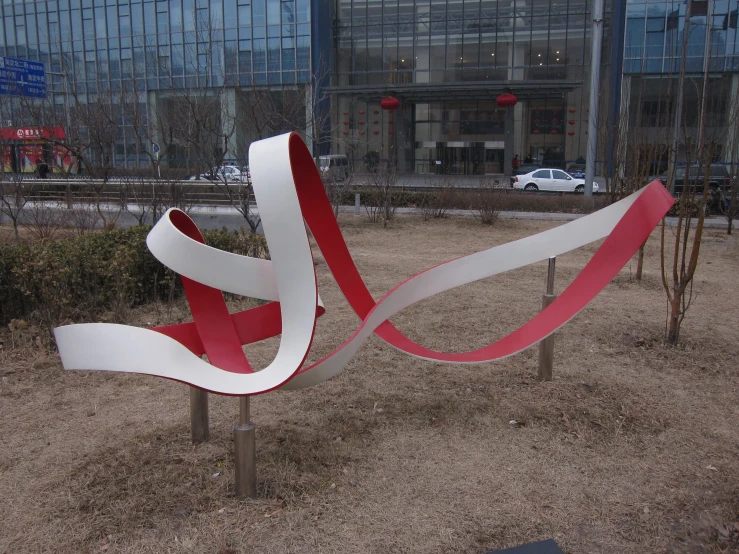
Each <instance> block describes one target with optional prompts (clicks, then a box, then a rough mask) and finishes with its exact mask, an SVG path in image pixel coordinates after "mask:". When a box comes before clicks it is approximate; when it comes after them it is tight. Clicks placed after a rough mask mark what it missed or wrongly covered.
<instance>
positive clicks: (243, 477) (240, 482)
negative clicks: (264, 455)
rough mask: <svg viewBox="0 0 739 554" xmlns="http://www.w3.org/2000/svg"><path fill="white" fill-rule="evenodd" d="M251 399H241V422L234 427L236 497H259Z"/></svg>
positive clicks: (243, 397) (242, 397)
mask: <svg viewBox="0 0 739 554" xmlns="http://www.w3.org/2000/svg"><path fill="white" fill-rule="evenodd" d="M250 403H251V401H250V398H249V397H248V396H241V397H240V398H239V422H238V423H237V424H236V425H234V461H235V464H236V496H237V497H244V496H247V497H249V498H254V497H255V496H256V495H257V448H256V427H255V425H254V424H253V423H251V421H249V420H250V419H251V414H250V413H249V411H250Z"/></svg>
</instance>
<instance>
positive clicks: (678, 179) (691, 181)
mask: <svg viewBox="0 0 739 554" xmlns="http://www.w3.org/2000/svg"><path fill="white" fill-rule="evenodd" d="M685 170H686V168H685V167H678V168H677V170H676V171H675V188H674V189H673V190H674V192H675V195H676V196H680V194H682V192H683V187H684V186H685ZM705 175H706V168H705V166H697V165H691V166H690V170H689V172H688V187H689V189H688V190H689V191H690V192H692V191H693V190H695V192H696V194H703V188H704V180H705ZM658 179H659V180H660V181H662V184H663V185H664V186H665V187H667V189H670V186H669V184H668V183H667V173H663V174H662V175H660V176H659V177H658ZM708 187H709V190H710V191H711V192H712V193H713V194H717V193H719V192H720V191H723V192H727V191H729V189H730V187H731V177H730V176H729V170H728V169H726V167H725V166H723V165H712V166H711V168H710V179H709V181H708Z"/></svg>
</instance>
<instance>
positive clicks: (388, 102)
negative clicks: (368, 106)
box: [380, 96, 400, 110]
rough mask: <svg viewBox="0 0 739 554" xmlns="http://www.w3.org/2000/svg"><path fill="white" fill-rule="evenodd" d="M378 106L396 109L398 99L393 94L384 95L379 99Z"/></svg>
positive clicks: (398, 102)
mask: <svg viewBox="0 0 739 554" xmlns="http://www.w3.org/2000/svg"><path fill="white" fill-rule="evenodd" d="M380 107H381V108H382V109H383V110H397V109H398V108H399V107H400V100H398V99H397V98H395V97H394V96H386V97H385V98H383V99H382V100H380Z"/></svg>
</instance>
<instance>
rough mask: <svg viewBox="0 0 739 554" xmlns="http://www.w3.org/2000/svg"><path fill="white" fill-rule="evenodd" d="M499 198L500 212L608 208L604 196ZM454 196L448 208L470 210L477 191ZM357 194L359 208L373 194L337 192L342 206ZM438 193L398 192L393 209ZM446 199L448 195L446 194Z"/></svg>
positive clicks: (518, 194) (504, 194)
mask: <svg viewBox="0 0 739 554" xmlns="http://www.w3.org/2000/svg"><path fill="white" fill-rule="evenodd" d="M495 191H496V193H498V194H499V195H500V209H501V210H504V211H513V212H546V213H590V212H592V211H595V210H598V209H600V208H603V207H605V206H606V205H608V199H607V198H606V196H605V195H598V196H596V197H594V198H592V199H586V198H585V197H584V196H583V195H582V194H564V193H538V194H531V193H529V192H526V193H524V192H522V191H518V190H511V189H505V188H502V189H495ZM455 192H456V194H455V195H454V196H453V197H454V200H453V201H452V202H451V203H450V204H451V205H449V206H445V207H446V208H448V209H456V210H470V209H472V210H474V209H476V207H477V197H478V195H479V192H480V189H477V188H462V187H458V188H456V189H455ZM356 193H359V195H360V201H361V203H362V206H364V205H367V204H369V205H371V203H372V199H373V198H374V197H375V195H376V192H375V191H373V190H371V189H355V190H343V191H341V192H340V197H339V200H340V203H341V204H342V205H344V206H353V205H354V195H355V194H356ZM435 194H439V193H438V192H435V191H429V192H419V191H413V190H399V191H397V192H396V193H394V194H393V198H394V199H395V201H394V206H395V207H397V208H420V207H422V206H424V205H427V204H428V203H429V201H430V199H431V198H432V197H433V196H434V195H435ZM447 196H448V195H447Z"/></svg>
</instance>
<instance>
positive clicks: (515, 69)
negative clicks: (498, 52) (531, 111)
mask: <svg viewBox="0 0 739 554" xmlns="http://www.w3.org/2000/svg"><path fill="white" fill-rule="evenodd" d="M525 56H526V48H525V46H524V45H523V44H520V43H518V44H514V45H513V48H509V49H508V80H509V81H523V79H524V69H523V65H524V62H525V60H526V57H525ZM511 92H512V93H513V94H516V86H515V84H514V85H512V86H511ZM524 114H525V110H524V103H523V102H522V101H519V102H518V103H517V104H516V105H515V106H514V107H513V108H508V110H507V111H506V120H505V135H504V136H505V140H504V144H505V152H504V154H503V159H504V162H503V163H504V164H505V167H504V168H503V173H504V174H505V175H506V176H508V175H510V174H511V172H512V171H511V170H512V167H511V166H512V165H513V156H515V155H516V154H518V157H519V158H520V159H521V160H523V158H525V156H524V155H523V154H522V150H523V143H524V132H525V127H526V125H525V121H524ZM506 184H508V183H506Z"/></svg>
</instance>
